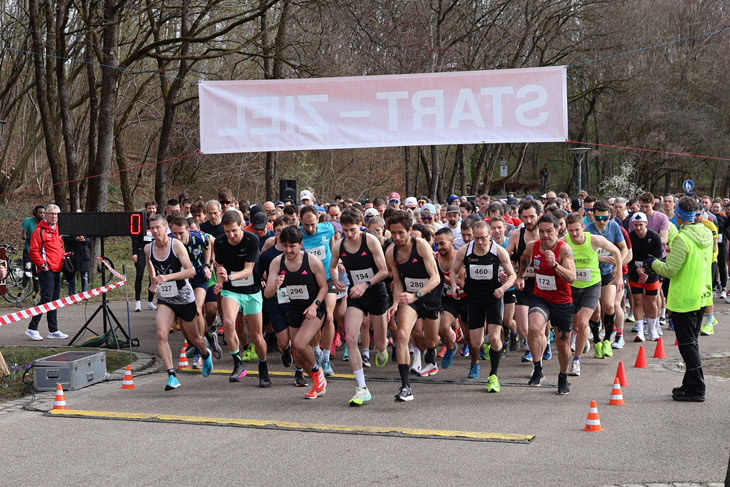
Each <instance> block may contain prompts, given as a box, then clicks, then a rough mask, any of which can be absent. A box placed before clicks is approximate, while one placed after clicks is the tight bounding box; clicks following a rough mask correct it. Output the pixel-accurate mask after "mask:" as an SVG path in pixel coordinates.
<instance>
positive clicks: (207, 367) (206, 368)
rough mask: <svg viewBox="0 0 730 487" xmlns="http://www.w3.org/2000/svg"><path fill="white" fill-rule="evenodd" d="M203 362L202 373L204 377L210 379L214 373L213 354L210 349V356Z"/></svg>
mask: <svg viewBox="0 0 730 487" xmlns="http://www.w3.org/2000/svg"><path fill="white" fill-rule="evenodd" d="M202 360H203V370H202V371H201V372H202V374H203V377H208V376H209V375H210V374H211V372H213V352H211V351H210V348H209V349H208V356H207V357H206V358H204V359H202Z"/></svg>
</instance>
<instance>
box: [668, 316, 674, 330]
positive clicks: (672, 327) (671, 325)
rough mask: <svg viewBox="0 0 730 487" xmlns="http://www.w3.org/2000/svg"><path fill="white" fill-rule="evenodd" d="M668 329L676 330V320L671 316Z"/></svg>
mask: <svg viewBox="0 0 730 487" xmlns="http://www.w3.org/2000/svg"><path fill="white" fill-rule="evenodd" d="M667 330H671V331H674V321H672V319H671V318H669V326H667Z"/></svg>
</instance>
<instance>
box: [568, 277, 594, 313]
mask: <svg viewBox="0 0 730 487" xmlns="http://www.w3.org/2000/svg"><path fill="white" fill-rule="evenodd" d="M601 287H602V285H601V283H600V282H597V283H595V284H594V285H592V286H588V287H573V286H571V287H570V291H571V294H572V295H573V314H575V313H577V312H578V311H580V309H581V308H589V309H592V310H594V311H595V309H596V307H597V306H598V301H600V300H601Z"/></svg>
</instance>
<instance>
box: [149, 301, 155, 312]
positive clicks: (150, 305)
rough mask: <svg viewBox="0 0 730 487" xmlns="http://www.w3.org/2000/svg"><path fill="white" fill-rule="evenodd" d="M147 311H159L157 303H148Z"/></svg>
mask: <svg viewBox="0 0 730 487" xmlns="http://www.w3.org/2000/svg"><path fill="white" fill-rule="evenodd" d="M147 309H148V310H150V311H155V310H156V309H157V306H155V303H153V302H152V301H150V302H148V303H147Z"/></svg>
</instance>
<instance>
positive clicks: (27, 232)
mask: <svg viewBox="0 0 730 487" xmlns="http://www.w3.org/2000/svg"><path fill="white" fill-rule="evenodd" d="M45 216H46V207H45V206H43V205H35V208H33V216H29V217H28V218H26V219H24V220H23V232H22V234H21V238H22V239H23V240H24V245H23V288H25V286H27V285H28V279H31V278H33V294H38V290H39V288H38V278H37V276H36V272H35V269H34V268H33V263H32V262H31V260H30V253H29V252H30V237H31V235H33V230H35V227H36V226H38V224H39V223H40V222H41V220H43V218H44V217H45Z"/></svg>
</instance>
